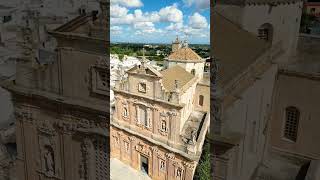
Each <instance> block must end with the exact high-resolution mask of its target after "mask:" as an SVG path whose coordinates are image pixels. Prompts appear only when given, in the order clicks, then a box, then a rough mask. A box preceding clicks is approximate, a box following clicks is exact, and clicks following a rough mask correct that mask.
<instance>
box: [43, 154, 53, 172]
mask: <svg viewBox="0 0 320 180" xmlns="http://www.w3.org/2000/svg"><path fill="white" fill-rule="evenodd" d="M44 161H45V167H46V173H47V174H48V175H50V176H53V175H54V159H53V153H52V152H51V151H50V150H49V149H48V148H47V149H46V152H45V154H44Z"/></svg>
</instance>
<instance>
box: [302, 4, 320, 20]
mask: <svg viewBox="0 0 320 180" xmlns="http://www.w3.org/2000/svg"><path fill="white" fill-rule="evenodd" d="M303 8H304V12H305V13H307V14H310V15H314V16H316V17H320V2H319V1H314V2H313V1H308V2H305V3H304V5H303Z"/></svg>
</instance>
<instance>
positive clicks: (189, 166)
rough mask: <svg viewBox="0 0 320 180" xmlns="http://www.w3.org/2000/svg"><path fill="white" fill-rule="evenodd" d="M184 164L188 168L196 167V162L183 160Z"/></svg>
mask: <svg viewBox="0 0 320 180" xmlns="http://www.w3.org/2000/svg"><path fill="white" fill-rule="evenodd" d="M182 164H183V165H184V166H185V167H186V168H189V169H193V168H195V164H194V163H193V162H190V163H189V162H185V161H183V162H182Z"/></svg>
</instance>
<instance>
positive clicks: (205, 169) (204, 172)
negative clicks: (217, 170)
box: [194, 143, 211, 180]
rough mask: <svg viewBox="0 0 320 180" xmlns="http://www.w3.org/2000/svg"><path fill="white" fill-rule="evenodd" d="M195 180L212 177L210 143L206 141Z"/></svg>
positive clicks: (208, 179) (205, 179)
mask: <svg viewBox="0 0 320 180" xmlns="http://www.w3.org/2000/svg"><path fill="white" fill-rule="evenodd" d="M194 179H195V180H210V179H211V158H210V144H209V143H205V145H204V147H203V151H202V155H201V158H200V161H199V164H198V166H197V168H196V172H195V175H194Z"/></svg>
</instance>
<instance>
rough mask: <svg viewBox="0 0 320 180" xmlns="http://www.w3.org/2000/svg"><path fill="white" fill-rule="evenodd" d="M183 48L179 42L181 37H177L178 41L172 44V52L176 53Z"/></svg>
mask: <svg viewBox="0 0 320 180" xmlns="http://www.w3.org/2000/svg"><path fill="white" fill-rule="evenodd" d="M180 48H181V41H180V40H179V36H177V38H176V40H175V41H174V42H172V52H176V51H177V50H178V49H180Z"/></svg>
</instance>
